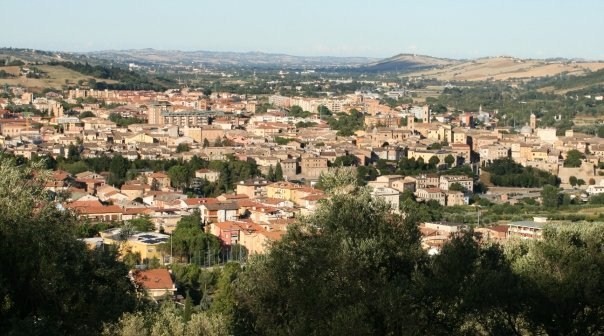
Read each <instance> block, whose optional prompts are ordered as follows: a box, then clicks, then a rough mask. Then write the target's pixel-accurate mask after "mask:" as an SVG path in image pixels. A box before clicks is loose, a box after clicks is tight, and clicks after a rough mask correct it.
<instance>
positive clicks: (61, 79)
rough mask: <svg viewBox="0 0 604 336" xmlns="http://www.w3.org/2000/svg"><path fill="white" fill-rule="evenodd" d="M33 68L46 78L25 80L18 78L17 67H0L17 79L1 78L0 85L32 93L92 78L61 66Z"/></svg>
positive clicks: (22, 77)
mask: <svg viewBox="0 0 604 336" xmlns="http://www.w3.org/2000/svg"><path fill="white" fill-rule="evenodd" d="M35 67H37V68H38V69H40V70H41V71H43V72H46V74H47V76H48V77H45V78H39V79H38V78H26V77H24V76H19V67H18V66H9V67H1V68H0V70H4V71H6V72H8V73H11V74H13V75H15V76H17V77H15V78H2V79H0V85H4V84H8V85H18V86H23V87H26V88H28V89H30V90H32V91H41V90H43V89H44V88H55V89H61V88H62V87H63V85H66V84H76V83H77V82H78V81H80V80H83V81H87V80H89V79H91V78H94V77H91V76H85V75H82V74H81V73H79V72H76V71H73V70H70V69H67V68H65V67H62V66H53V65H36V66H35ZM95 79H96V78H95ZM96 80H97V81H104V82H107V83H116V81H113V80H105V79H96Z"/></svg>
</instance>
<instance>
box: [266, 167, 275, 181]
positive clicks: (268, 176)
mask: <svg viewBox="0 0 604 336" xmlns="http://www.w3.org/2000/svg"><path fill="white" fill-rule="evenodd" d="M266 179H267V180H269V181H272V182H275V181H276V177H275V171H274V170H273V165H270V166H269V167H268V172H267V173H266Z"/></svg>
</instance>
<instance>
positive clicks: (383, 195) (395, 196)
mask: <svg viewBox="0 0 604 336" xmlns="http://www.w3.org/2000/svg"><path fill="white" fill-rule="evenodd" d="M371 196H372V197H373V198H380V199H382V200H384V201H385V202H386V203H387V204H388V205H390V208H392V210H395V211H396V210H398V209H399V198H400V192H399V191H398V190H396V189H393V188H388V187H377V188H373V190H372V191H371Z"/></svg>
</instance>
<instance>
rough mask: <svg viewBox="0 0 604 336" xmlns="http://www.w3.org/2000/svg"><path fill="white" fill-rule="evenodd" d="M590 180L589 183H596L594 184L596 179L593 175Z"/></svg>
mask: <svg viewBox="0 0 604 336" xmlns="http://www.w3.org/2000/svg"><path fill="white" fill-rule="evenodd" d="M588 182H589V185H594V184H596V180H595V179H594V178H593V177H592V178H590V179H589V181H588Z"/></svg>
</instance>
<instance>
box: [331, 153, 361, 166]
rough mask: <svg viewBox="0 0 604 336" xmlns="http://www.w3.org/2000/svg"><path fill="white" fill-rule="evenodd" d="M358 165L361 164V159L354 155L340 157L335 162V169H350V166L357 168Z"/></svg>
mask: <svg viewBox="0 0 604 336" xmlns="http://www.w3.org/2000/svg"><path fill="white" fill-rule="evenodd" d="M358 164H359V158H358V157H356V156H354V155H350V154H346V155H342V156H338V157H337V158H336V159H335V160H334V162H333V165H334V166H335V167H338V166H343V167H350V166H357V165H358Z"/></svg>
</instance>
